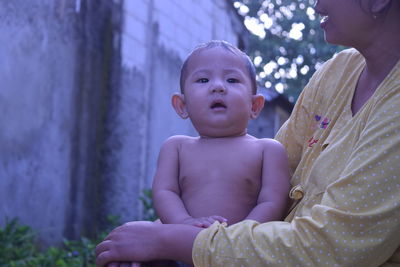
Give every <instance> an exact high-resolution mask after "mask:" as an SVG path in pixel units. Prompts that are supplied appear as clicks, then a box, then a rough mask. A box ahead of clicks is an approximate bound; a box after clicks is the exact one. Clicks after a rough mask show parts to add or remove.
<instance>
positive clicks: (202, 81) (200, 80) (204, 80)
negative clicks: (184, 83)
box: [196, 78, 208, 83]
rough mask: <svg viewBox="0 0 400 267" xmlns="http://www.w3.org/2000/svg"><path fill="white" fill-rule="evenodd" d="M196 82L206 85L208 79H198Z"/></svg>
mask: <svg viewBox="0 0 400 267" xmlns="http://www.w3.org/2000/svg"><path fill="white" fill-rule="evenodd" d="M196 82H197V83H206V82H208V79H207V78H200V79H197V80H196Z"/></svg>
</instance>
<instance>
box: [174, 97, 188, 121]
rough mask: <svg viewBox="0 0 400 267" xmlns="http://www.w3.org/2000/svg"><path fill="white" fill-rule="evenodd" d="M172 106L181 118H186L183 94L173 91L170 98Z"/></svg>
mask: <svg viewBox="0 0 400 267" xmlns="http://www.w3.org/2000/svg"><path fill="white" fill-rule="evenodd" d="M171 102H172V106H173V107H174V109H175V111H176V113H177V114H178V115H179V116H180V117H181V118H182V119H187V118H188V117H189V114H188V112H187V110H186V103H185V96H184V95H183V94H179V93H175V94H173V96H172V99H171Z"/></svg>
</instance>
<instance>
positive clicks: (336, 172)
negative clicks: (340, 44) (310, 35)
mask: <svg viewBox="0 0 400 267" xmlns="http://www.w3.org/2000/svg"><path fill="white" fill-rule="evenodd" d="M364 66H365V61H364V58H363V57H362V56H361V55H360V54H359V53H358V52H357V51H356V50H354V49H348V50H345V51H342V52H341V53H339V54H337V55H336V56H335V57H334V58H333V59H331V60H329V61H327V62H326V63H325V64H324V66H323V67H322V68H320V69H319V70H318V71H317V72H316V73H315V75H314V76H313V78H312V79H311V80H310V83H309V84H308V85H307V87H306V88H305V89H304V90H303V92H302V94H301V96H300V97H299V100H298V102H297V104H296V106H295V109H294V111H293V113H292V115H291V117H290V118H289V120H288V121H287V122H286V123H285V124H284V125H283V126H282V128H281V130H280V131H279V133H278V134H277V139H278V140H279V141H281V142H282V143H283V144H284V145H285V147H286V148H287V151H288V155H289V163H290V168H291V170H292V174H293V176H292V180H291V182H292V185H293V186H294V188H293V190H292V192H291V194H292V198H295V199H297V201H296V203H295V205H294V206H293V208H292V210H291V211H290V213H289V215H288V216H287V218H286V219H285V221H284V222H268V223H263V224H259V223H257V222H255V221H251V220H246V221H243V222H240V223H237V224H235V225H232V226H230V227H226V226H224V225H221V224H218V223H215V224H213V225H212V226H211V227H210V228H208V229H205V230H203V231H202V232H200V233H199V235H198V236H197V238H196V240H195V243H194V246H193V255H192V256H193V260H194V263H195V266H212V267H216V266H224V267H226V266H378V265H382V264H384V265H385V266H396V262H397V264H399V266H400V259H399V255H400V250H398V249H399V246H400V62H398V63H397V65H396V66H395V67H394V69H393V70H392V71H391V72H390V74H389V75H388V76H387V77H386V78H385V80H384V81H383V82H382V83H381V85H380V86H379V87H378V88H377V90H376V91H375V93H374V95H373V96H372V97H371V98H370V99H369V100H368V101H367V102H366V103H365V104H364V106H363V107H362V108H361V109H360V110H359V111H358V112H357V113H356V114H355V116H353V115H352V111H351V101H352V96H353V94H354V89H355V86H356V83H357V79H358V77H359V75H360V74H361V72H362V70H363V68H364ZM396 250H397V252H396Z"/></svg>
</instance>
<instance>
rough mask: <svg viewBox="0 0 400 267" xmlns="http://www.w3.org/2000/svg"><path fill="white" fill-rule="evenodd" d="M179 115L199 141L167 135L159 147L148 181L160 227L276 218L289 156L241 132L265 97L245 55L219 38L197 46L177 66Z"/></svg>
mask: <svg viewBox="0 0 400 267" xmlns="http://www.w3.org/2000/svg"><path fill="white" fill-rule="evenodd" d="M180 87H181V92H180V93H177V94H174V95H173V96H172V105H173V107H174V109H175V110H176V112H177V113H178V115H179V116H180V117H181V118H183V119H186V118H189V119H190V120H191V122H192V123H193V125H194V127H195V129H196V130H197V132H198V133H199V136H198V137H189V136H183V135H178V136H173V137H170V138H169V139H167V140H166V141H165V143H164V144H163V146H162V148H161V151H160V155H159V159H158V165H157V171H156V175H155V178H154V181H153V198H154V206H155V209H156V212H157V214H158V216H159V217H160V219H161V222H162V223H167V224H174V223H176V224H190V225H194V226H198V227H204V228H206V227H208V226H210V225H211V224H213V223H214V222H215V221H219V222H221V223H227V224H234V223H237V222H239V221H242V220H255V221H258V222H260V223H262V222H267V221H273V220H281V219H282V218H283V216H284V215H285V212H286V211H287V206H288V192H289V188H290V183H289V172H288V163H287V155H286V151H285V149H284V147H283V146H282V145H281V144H280V143H279V142H277V141H275V140H273V139H268V138H263V139H258V138H255V137H253V136H251V135H249V134H247V124H248V121H249V120H250V119H254V118H256V117H257V116H258V114H259V113H260V111H261V110H262V108H263V106H264V97H263V96H262V95H258V94H256V93H257V85H256V74H255V68H254V65H253V64H252V62H251V60H250V58H249V57H248V56H247V55H246V54H245V53H243V52H242V51H240V50H239V49H238V48H236V47H234V46H233V45H231V44H229V43H227V42H225V41H211V42H208V43H205V44H202V45H200V46H198V47H197V48H196V49H195V50H194V51H192V53H191V54H190V55H189V57H188V58H187V59H186V61H185V62H184V64H183V67H182V70H181V78H180Z"/></svg>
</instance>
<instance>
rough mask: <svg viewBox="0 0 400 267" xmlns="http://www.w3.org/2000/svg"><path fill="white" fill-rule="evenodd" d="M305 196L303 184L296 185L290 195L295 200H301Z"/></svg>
mask: <svg viewBox="0 0 400 267" xmlns="http://www.w3.org/2000/svg"><path fill="white" fill-rule="evenodd" d="M303 196H304V190H303V188H302V187H301V185H295V186H293V187H292V189H291V190H290V192H289V197H290V198H291V199H293V200H300V199H302V198H303Z"/></svg>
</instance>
